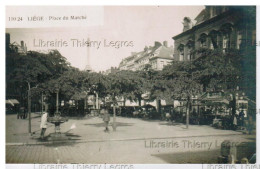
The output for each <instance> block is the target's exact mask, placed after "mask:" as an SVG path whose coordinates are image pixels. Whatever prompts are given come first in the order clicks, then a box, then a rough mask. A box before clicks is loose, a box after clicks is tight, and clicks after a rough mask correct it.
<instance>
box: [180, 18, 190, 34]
mask: <svg viewBox="0 0 260 169" xmlns="http://www.w3.org/2000/svg"><path fill="white" fill-rule="evenodd" d="M182 24H183V32H185V31H187V30H189V29H191V25H192V23H191V19H190V18H189V17H184V18H183V23H182Z"/></svg>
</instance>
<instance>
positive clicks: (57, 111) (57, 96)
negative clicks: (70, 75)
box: [55, 85, 59, 115]
mask: <svg viewBox="0 0 260 169" xmlns="http://www.w3.org/2000/svg"><path fill="white" fill-rule="evenodd" d="M55 92H56V115H58V114H59V86H58V85H55Z"/></svg>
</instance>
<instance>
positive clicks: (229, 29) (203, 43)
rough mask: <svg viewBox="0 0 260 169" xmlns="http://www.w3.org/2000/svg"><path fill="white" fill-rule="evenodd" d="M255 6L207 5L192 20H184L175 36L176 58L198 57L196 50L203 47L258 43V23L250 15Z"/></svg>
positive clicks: (187, 18)
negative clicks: (180, 30) (194, 54)
mask: <svg viewBox="0 0 260 169" xmlns="http://www.w3.org/2000/svg"><path fill="white" fill-rule="evenodd" d="M250 8H251V9H252V11H253V10H254V9H253V8H255V7H249V6H246V7H239V6H206V8H205V9H203V10H202V11H201V12H200V13H199V14H198V16H197V17H196V18H195V21H196V23H192V21H191V19H190V18H189V17H185V18H184V20H183V26H184V27H183V32H182V33H180V34H178V35H176V36H174V37H173V39H174V58H175V59H176V60H179V61H187V60H192V59H195V58H196V56H193V54H192V51H193V50H196V49H199V48H209V49H222V50H223V52H225V51H227V50H229V49H230V48H233V49H234V48H235V49H241V48H243V47H246V46H248V45H254V44H255V41H256V39H255V35H256V27H255V25H254V26H252V24H251V26H250V21H252V19H253V18H250V17H248V16H249V15H248V13H250Z"/></svg>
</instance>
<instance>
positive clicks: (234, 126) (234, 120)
mask: <svg viewBox="0 0 260 169" xmlns="http://www.w3.org/2000/svg"><path fill="white" fill-rule="evenodd" d="M236 129H237V116H236V114H235V115H234V117H233V130H236Z"/></svg>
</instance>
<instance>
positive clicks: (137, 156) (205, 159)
mask: <svg viewBox="0 0 260 169" xmlns="http://www.w3.org/2000/svg"><path fill="white" fill-rule="evenodd" d="M227 139H228V140H231V141H232V143H234V144H237V143H240V142H245V141H253V140H254V137H253V136H246V135H244V136H242V137H241V136H216V137H208V136H206V137H194V138H189V137H187V138H177V139H148V140H130V141H105V142H87V143H67V144H64V143H63V144H50V145H23V146H6V162H7V163H108V164H109V163H112V164H113V163H141V164H145V163H154V164H155V163H156V164H157V163H158V164H160V163H217V157H218V156H219V155H220V144H221V142H222V141H224V140H227Z"/></svg>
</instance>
